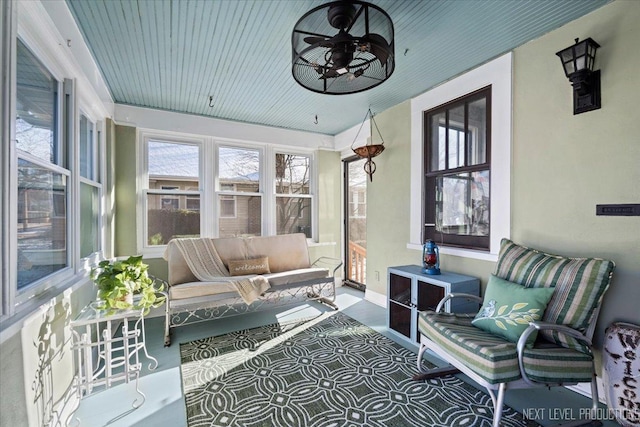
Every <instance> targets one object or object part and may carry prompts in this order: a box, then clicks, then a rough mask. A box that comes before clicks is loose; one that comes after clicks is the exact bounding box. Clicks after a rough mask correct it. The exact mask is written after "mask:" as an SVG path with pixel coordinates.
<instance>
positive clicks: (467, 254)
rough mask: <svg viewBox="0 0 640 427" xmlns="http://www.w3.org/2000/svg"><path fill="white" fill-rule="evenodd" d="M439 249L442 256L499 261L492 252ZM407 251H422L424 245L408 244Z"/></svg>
mask: <svg viewBox="0 0 640 427" xmlns="http://www.w3.org/2000/svg"><path fill="white" fill-rule="evenodd" d="M438 248H439V249H440V254H442V255H453V256H459V257H462V258H471V259H479V260H481V261H491V262H497V261H498V254H493V253H490V252H485V251H476V250H473V249H461V248H452V247H447V246H438ZM407 249H413V250H417V251H422V245H418V244H415V243H407Z"/></svg>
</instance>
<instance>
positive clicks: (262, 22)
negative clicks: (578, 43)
mask: <svg viewBox="0 0 640 427" xmlns="http://www.w3.org/2000/svg"><path fill="white" fill-rule="evenodd" d="M608 1H609V0H422V1H418V0H372V3H374V4H376V5H378V6H380V7H382V8H383V9H384V10H385V11H386V12H387V13H388V14H389V15H390V16H391V18H392V20H393V22H394V26H395V46H396V52H395V54H396V70H395V72H394V74H393V75H392V76H391V78H390V79H389V80H388V81H387V82H385V83H383V84H382V85H380V86H378V87H377V88H374V89H371V90H369V91H365V92H361V93H358V94H352V95H340V96H332V95H321V94H317V93H313V92H310V91H308V90H305V89H304V88H302V87H301V86H299V85H298V84H297V83H296V82H295V81H294V80H293V77H292V76H291V31H292V29H293V26H294V25H295V23H296V21H297V20H298V19H299V18H300V17H301V16H302V15H303V14H304V13H306V12H307V11H308V10H310V9H312V8H313V7H316V6H319V5H321V4H324V3H326V2H325V1H319V0H67V4H68V5H69V8H70V9H71V11H72V14H73V15H74V17H75V19H76V21H77V23H78V25H79V27H80V29H81V31H82V33H83V35H84V38H85V41H86V42H87V44H88V46H89V49H90V50H91V52H92V53H93V55H94V58H95V60H96V62H97V64H98V66H99V67H100V69H101V71H102V73H103V76H104V79H105V81H106V82H107V85H108V87H109V90H110V91H111V95H112V97H113V100H114V101H115V102H116V103H119V104H128V105H136V106H141V107H149V108H156V109H162V110H170V111H177V112H183V113H189V114H197V115H204V116H211V117H217V118H221V119H227V120H234V121H240V122H247V123H256V124H262V125H268V126H275V127H281V128H288V129H299V130H305V131H310V132H316V133H322V134H328V135H335V134H337V133H339V132H341V131H343V130H345V129H348V128H349V127H351V126H355V125H358V124H359V123H361V122H362V119H363V118H364V116H365V113H366V111H367V109H368V108H369V107H371V109H372V111H373V112H374V113H376V112H380V111H384V110H386V109H388V108H390V107H392V106H394V105H396V104H398V103H401V102H403V101H405V100H407V99H409V98H411V97H414V96H416V95H418V94H420V93H423V92H425V91H426V90H428V89H429V88H432V87H434V86H436V85H438V84H439V83H442V82H443V81H446V80H448V79H450V78H451V77H453V76H456V75H458V74H460V73H462V72H464V71H466V70H469V69H471V68H474V67H476V66H477V65H479V64H482V63H484V62H486V61H488V60H490V59H492V58H495V57H497V56H499V55H501V54H503V53H505V52H508V51H510V50H512V49H513V48H515V47H517V46H519V45H521V44H524V43H526V42H527V41H529V40H532V39H534V38H536V37H539V36H541V35H543V34H545V33H547V32H549V31H551V30H553V29H555V28H558V27H559V26H561V25H563V24H565V23H566V22H569V21H572V20H574V19H576V18H578V17H580V16H582V15H585V14H587V13H589V12H591V11H593V10H595V9H597V8H598V7H601V6H602V5H604V4H606V3H607V2H608ZM578 36H582V35H581V34H576V37H578ZM585 36H588V35H585ZM572 43H573V40H567V41H566V46H569V45H571V44H572ZM566 46H565V45H563V46H558V47H557V50H560V49H562V48H564V47H566ZM554 53H555V51H550V52H549V55H554ZM558 73H562V68H561V66H560V62H559V61H558ZM209 96H213V106H212V107H210V106H209ZM316 115H317V116H318V123H317V124H316V123H315V116H316Z"/></svg>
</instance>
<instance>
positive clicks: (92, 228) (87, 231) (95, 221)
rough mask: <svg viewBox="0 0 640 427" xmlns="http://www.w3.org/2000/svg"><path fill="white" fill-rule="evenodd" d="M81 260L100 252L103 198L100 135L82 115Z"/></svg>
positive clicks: (80, 140)
mask: <svg viewBox="0 0 640 427" xmlns="http://www.w3.org/2000/svg"><path fill="white" fill-rule="evenodd" d="M79 145H80V150H79V151H80V258H86V257H88V256H90V255H91V254H94V253H96V252H98V251H99V250H100V225H101V224H100V216H101V209H100V198H101V195H102V186H101V184H100V182H99V178H98V177H99V176H100V171H99V168H98V152H99V146H98V135H97V133H96V131H95V124H94V123H92V122H91V121H90V120H89V119H88V118H87V117H86V116H85V115H80V139H79Z"/></svg>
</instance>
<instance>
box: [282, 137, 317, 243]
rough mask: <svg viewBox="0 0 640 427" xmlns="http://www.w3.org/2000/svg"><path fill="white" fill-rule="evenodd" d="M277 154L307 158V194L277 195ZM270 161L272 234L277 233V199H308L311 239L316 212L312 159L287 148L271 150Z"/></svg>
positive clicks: (306, 154) (309, 155)
mask: <svg viewBox="0 0 640 427" xmlns="http://www.w3.org/2000/svg"><path fill="white" fill-rule="evenodd" d="M278 154H281V155H285V156H287V155H289V156H299V157H307V158H308V159H309V171H308V179H307V180H308V191H309V192H308V193H307V194H305V193H279V192H278V191H277V188H278V186H277V180H278V177H277V173H276V156H277V155H278ZM271 160H272V161H273V167H272V169H273V170H272V173H273V203H274V210H273V220H272V221H271V223H272V224H271V225H272V227H273V230H274V234H277V233H278V224H277V221H278V215H277V211H276V210H275V209H276V207H277V200H278V198H291V199H309V200H310V209H309V221H310V222H311V225H310V228H311V229H310V234H311V236H312V237H313V236H314V235H315V234H314V229H315V228H316V222H315V218H314V212H316V208H315V197H314V194H315V188H314V184H315V179H314V172H315V171H314V157H313V155H312V154H311V153H303V152H300V151H296V150H292V149H288V148H281V147H279V148H276V149H274V150H273V153H272V155H271ZM297 218H298V219H301V218H302V219H303V218H304V212H302V213H301V215H298V216H297Z"/></svg>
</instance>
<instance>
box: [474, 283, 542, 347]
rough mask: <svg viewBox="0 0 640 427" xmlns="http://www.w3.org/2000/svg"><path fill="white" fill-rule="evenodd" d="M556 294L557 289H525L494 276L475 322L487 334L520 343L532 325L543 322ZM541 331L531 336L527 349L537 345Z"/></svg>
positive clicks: (488, 284)
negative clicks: (530, 323)
mask: <svg viewBox="0 0 640 427" xmlns="http://www.w3.org/2000/svg"><path fill="white" fill-rule="evenodd" d="M552 295H553V288H525V287H524V286H522V285H519V284H517V283H511V282H508V281H506V280H504V279H500V278H499V277H496V276H494V275H491V277H490V278H489V283H487V289H486V290H485V294H484V303H483V305H482V308H481V309H480V311H479V312H478V314H477V315H476V317H475V319H474V320H473V322H472V323H473V324H474V325H475V326H477V327H478V328H480V329H482V330H483V331H487V332H491V333H493V334H496V335H498V336H501V337H503V338H504V339H506V340H508V341H511V342H514V343H517V342H518V340H519V339H520V335H522V333H523V332H524V330H525V329H527V327H529V322H533V321H536V320H541V319H542V315H543V314H544V310H545V308H547V303H548V302H549V300H550V299H551V296H552ZM537 332H538V331H537V330H534V331H533V333H532V334H531V335H529V338H528V340H527V347H531V346H532V345H533V342H534V341H535V339H536V336H537V335H538V333H537Z"/></svg>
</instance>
